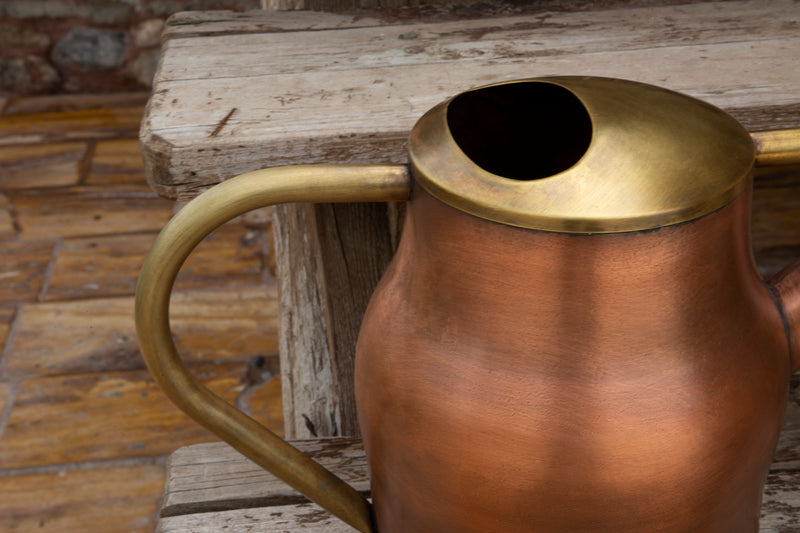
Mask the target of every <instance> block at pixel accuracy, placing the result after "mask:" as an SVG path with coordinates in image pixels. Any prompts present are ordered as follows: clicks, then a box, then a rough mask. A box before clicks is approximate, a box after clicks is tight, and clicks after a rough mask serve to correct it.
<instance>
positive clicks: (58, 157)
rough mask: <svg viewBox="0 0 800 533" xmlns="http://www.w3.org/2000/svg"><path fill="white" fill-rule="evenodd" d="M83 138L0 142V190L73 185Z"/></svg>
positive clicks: (78, 173)
mask: <svg viewBox="0 0 800 533" xmlns="http://www.w3.org/2000/svg"><path fill="white" fill-rule="evenodd" d="M88 149H89V145H88V144H87V143H85V142H69V143H54V144H35V145H30V146H27V145H22V146H0V190H9V189H23V188H33V187H53V186H66V185H76V184H77V183H78V181H79V180H80V178H81V163H82V161H83V159H84V156H85V155H86V151H87V150H88Z"/></svg>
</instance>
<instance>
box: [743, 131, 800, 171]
mask: <svg viewBox="0 0 800 533" xmlns="http://www.w3.org/2000/svg"><path fill="white" fill-rule="evenodd" d="M750 137H751V138H752V139H753V144H754V145H755V148H756V166H757V167H763V166H775V165H797V164H800V128H795V129H787V130H769V131H756V132H753V133H751V134H750Z"/></svg>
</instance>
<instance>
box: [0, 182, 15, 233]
mask: <svg viewBox="0 0 800 533" xmlns="http://www.w3.org/2000/svg"><path fill="white" fill-rule="evenodd" d="M16 238H17V228H16V227H15V226H14V217H13V216H12V215H11V202H10V201H9V200H8V197H7V196H6V195H5V194H3V193H0V241H8V240H11V239H16Z"/></svg>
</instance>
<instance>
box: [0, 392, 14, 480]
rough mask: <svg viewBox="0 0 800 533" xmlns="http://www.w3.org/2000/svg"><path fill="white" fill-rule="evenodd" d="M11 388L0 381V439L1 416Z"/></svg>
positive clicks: (0, 434)
mask: <svg viewBox="0 0 800 533" xmlns="http://www.w3.org/2000/svg"><path fill="white" fill-rule="evenodd" d="M11 387H12V385H11V383H8V382H4V381H0V439H2V437H3V415H4V414H5V410H6V407H8V402H9V401H10V399H11ZM0 468H2V465H0Z"/></svg>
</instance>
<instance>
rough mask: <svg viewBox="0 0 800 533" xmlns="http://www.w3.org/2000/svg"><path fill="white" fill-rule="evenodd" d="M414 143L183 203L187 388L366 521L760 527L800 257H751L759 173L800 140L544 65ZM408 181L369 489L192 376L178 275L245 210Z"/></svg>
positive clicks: (172, 373) (427, 525) (383, 339)
mask: <svg viewBox="0 0 800 533" xmlns="http://www.w3.org/2000/svg"><path fill="white" fill-rule="evenodd" d="M754 141H755V142H754ZM410 157H411V165H410V171H409V170H408V169H407V168H406V167H394V166H393V167H352V166H341V167H339V166H304V167H290V168H278V169H266V170H263V171H256V172H253V173H249V174H246V175H243V176H240V177H238V178H234V179H233V180H229V181H228V182H225V183H223V184H221V185H219V186H217V187H215V188H213V189H211V190H210V191H208V192H207V193H204V194H203V195H201V196H200V197H198V198H197V199H196V200H194V201H193V202H190V204H188V205H187V206H186V207H185V208H184V209H183V210H182V211H181V212H180V213H179V214H178V215H176V217H175V219H174V220H173V221H172V222H171V223H170V224H169V225H168V226H167V227H166V228H165V229H164V231H163V232H162V234H161V235H160V236H159V239H158V240H157V242H156V244H155V245H154V247H153V250H152V251H151V254H150V256H148V259H147V261H146V262H145V266H144V267H143V271H142V275H141V278H140V284H139V289H138V291H137V310H136V312H137V329H138V331H139V338H140V343H141V345H142V352H143V354H144V356H145V358H146V360H147V362H148V366H149V367H150V369H151V372H152V373H153V374H154V376H155V377H156V378H157V379H158V381H159V383H161V385H162V386H163V387H164V389H165V390H166V392H167V393H168V395H169V396H170V398H171V399H172V400H173V401H174V402H176V403H177V404H178V405H179V406H180V407H181V408H182V409H184V410H186V411H187V412H188V413H189V414H190V415H192V416H193V417H195V418H196V419H198V420H199V421H200V422H201V423H203V424H205V425H206V426H207V427H209V428H210V429H211V430H212V431H214V432H216V433H217V434H218V435H220V436H221V437H222V438H223V439H225V440H227V441H228V442H230V443H231V444H233V445H234V447H236V448H237V449H239V450H240V451H242V453H244V454H245V455H247V456H248V457H250V458H251V459H253V460H254V461H255V462H257V463H258V464H260V465H262V466H263V467H265V468H267V469H268V470H270V471H271V472H273V473H274V474H276V475H277V476H278V477H281V478H282V479H284V480H285V481H287V482H288V483H289V484H290V485H292V486H294V487H295V488H297V489H298V490H300V491H301V492H303V493H305V494H306V495H308V496H309V497H310V498H311V499H312V500H314V501H316V502H317V503H320V504H321V505H322V506H323V507H326V508H327V509H329V510H331V511H332V512H333V513H334V514H336V515H337V516H339V517H340V518H342V519H344V520H345V521H347V522H348V523H350V524H351V525H353V526H354V527H355V528H356V529H358V530H360V531H380V532H381V533H393V532H415V533H416V532H428V531H429V532H461V533H463V532H487V531H503V532H523V531H525V532H528V531H537V532H564V531H586V532H598V533H599V532H611V531H614V532H618V531H627V532H642V533H644V532H664V533H683V532H686V531H704V532H719V533H723V532H724V533H730V532H756V531H757V530H758V516H759V507H760V500H761V493H762V490H763V486H764V482H765V479H766V475H767V471H768V469H769V465H770V463H771V459H772V454H773V451H774V449H775V446H776V443H777V438H778V434H779V431H780V427H781V422H782V417H783V412H784V406H785V403H786V400H787V395H788V383H789V376H790V375H791V373H792V372H793V371H794V370H796V368H797V366H798V360H800V267H798V266H797V265H800V263H795V266H793V267H789V268H788V269H787V270H786V271H784V272H783V273H782V274H780V275H779V276H778V277H777V278H776V279H775V280H773V281H771V282H770V283H769V284H765V283H764V282H763V281H762V280H761V279H760V278H759V276H758V275H757V273H756V271H755V267H754V264H753V259H752V252H751V248H750V236H749V220H750V198H751V187H752V167H753V165H754V163H758V162H761V163H764V164H782V163H786V162H797V161H800V134H798V132H797V131H794V132H770V133H763V134H758V135H754V136H753V137H752V138H751V136H750V135H748V134H747V133H746V132H745V131H744V130H743V129H742V128H741V126H739V125H738V124H737V123H736V122H735V121H733V119H731V118H730V117H728V116H727V115H726V114H724V113H722V112H721V111H719V110H717V109H715V108H713V107H711V106H708V105H707V104H704V103H702V102H699V101H697V100H693V99H691V98H688V97H686V96H682V95H678V94H677V93H673V92H670V91H666V90H663V89H658V88H654V87H651V86H646V85H642V84H637V83H632V82H623V81H619V80H609V79H601V78H572V77H563V78H546V79H537V80H522V81H519V82H510V83H503V84H497V85H492V86H488V87H485V88H480V89H476V90H473V91H469V92H467V93H464V94H462V95H459V96H457V97H455V98H453V99H451V100H449V101H448V102H445V103H444V104H441V105H440V106H437V107H436V108H434V109H432V110H431V111H430V112H429V113H427V114H426V115H425V116H424V117H423V118H422V119H421V120H420V121H419V122H418V123H417V125H416V126H415V127H414V130H413V131H412V133H411V138H410ZM412 178H413V185H412ZM409 197H410V199H409V202H408V207H407V212H406V218H405V223H404V228H403V233H402V238H401V241H400V245H399V248H398V250H397V253H396V256H395V257H394V259H393V260H392V263H391V265H390V266H389V268H388V270H387V272H386V274H385V275H384V277H383V279H382V281H381V283H380V284H379V286H378V288H377V289H376V291H375V293H374V294H373V297H372V300H371V302H370V305H369V308H368V310H367V312H366V315H365V317H364V322H363V325H362V329H361V333H360V336H359V341H358V347H357V354H356V384H355V385H356V397H357V405H358V415H359V424H360V426H361V429H362V434H363V437H364V445H365V449H366V452H367V457H368V461H369V465H370V470H371V476H372V486H373V491H372V496H373V501H374V508H373V507H371V506H370V504H369V503H367V502H366V501H365V500H364V499H363V498H362V497H361V496H360V495H359V494H357V493H356V492H355V491H353V490H352V489H350V488H349V487H348V486H347V485H346V484H345V483H344V482H342V481H340V480H338V479H337V478H335V477H334V476H332V475H331V474H330V473H329V472H327V471H325V470H324V469H322V468H321V467H319V466H318V465H317V464H316V463H313V462H312V461H310V460H308V459H307V458H305V456H303V455H302V454H301V453H299V452H297V451H296V450H295V449H294V448H292V447H291V446H290V445H288V444H286V443H285V442H283V441H282V440H280V439H279V438H278V437H276V436H275V435H273V434H272V433H270V432H269V431H268V430H266V429H265V428H263V427H261V426H260V425H259V424H258V423H256V422H254V421H253V420H252V419H250V418H248V417H246V416H245V415H242V414H241V413H239V412H238V411H236V410H235V409H234V408H232V407H231V406H229V405H228V404H227V403H225V402H224V401H223V400H221V399H219V398H217V397H216V396H214V395H213V394H212V393H210V392H209V391H208V390H207V389H205V388H204V387H203V386H202V385H200V384H199V383H198V382H197V381H196V380H194V378H192V376H191V375H190V373H189V372H188V371H187V370H186V368H185V367H184V366H183V364H182V363H181V362H180V359H179V357H178V355H177V353H176V350H175V347H174V344H173V343H172V341H171V336H170V331H169V322H168V302H169V292H170V289H171V285H172V283H173V281H174V278H175V276H176V275H177V272H178V270H179V268H180V266H181V264H182V262H183V261H184V260H185V258H186V257H187V256H188V254H189V253H190V252H191V250H192V249H193V248H194V246H195V245H196V244H197V243H199V242H200V240H202V238H203V237H204V236H205V235H206V234H208V233H210V232H211V231H212V230H213V229H214V228H215V227H216V226H218V225H219V224H221V223H222V222H224V221H226V220H228V219H230V218H233V217H234V216H237V215H238V214H241V213H242V212H244V211H247V210H249V209H253V208H256V207H260V206H263V205H267V204H272V203H280V202H291V201H326V202H331V201H382V200H404V199H407V198H409Z"/></svg>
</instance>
